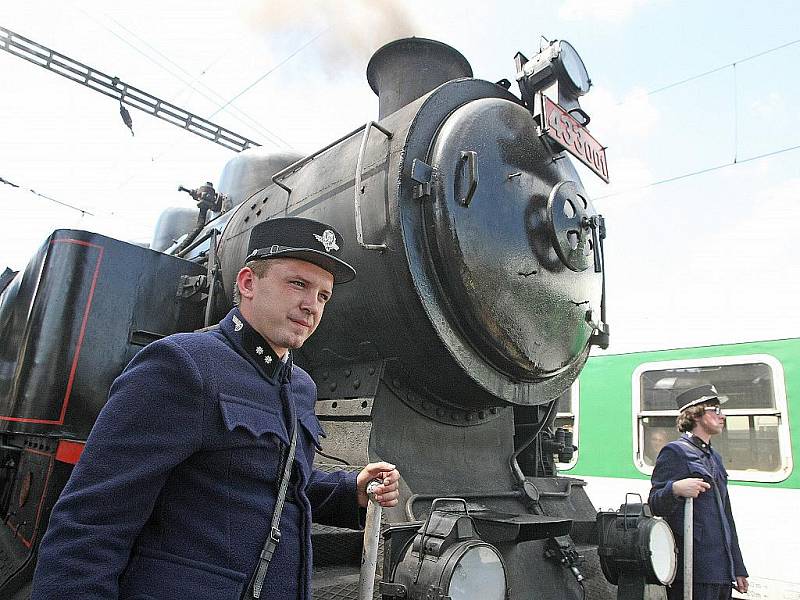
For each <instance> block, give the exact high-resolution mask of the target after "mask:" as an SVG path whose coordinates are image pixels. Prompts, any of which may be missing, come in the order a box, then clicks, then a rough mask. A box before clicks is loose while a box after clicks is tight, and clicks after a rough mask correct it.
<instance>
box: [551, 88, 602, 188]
mask: <svg viewBox="0 0 800 600" xmlns="http://www.w3.org/2000/svg"><path fill="white" fill-rule="evenodd" d="M540 96H541V98H542V121H543V123H544V127H543V128H542V133H543V134H544V136H545V137H547V138H548V139H549V140H551V141H553V142H555V143H556V144H558V145H559V146H562V147H563V148H564V149H565V150H566V151H567V152H569V153H570V154H572V155H573V156H574V157H575V158H577V159H578V160H580V161H581V162H582V163H583V164H585V165H586V166H587V167H589V168H590V169H591V170H592V171H594V172H595V173H597V176H598V177H600V179H602V180H603V181H605V182H606V183H608V162H606V149H605V148H604V147H603V145H602V144H601V143H600V142H598V141H597V140H596V139H594V138H593V137H592V136H591V135H590V134H589V132H588V131H586V128H585V127H583V125H581V124H580V123H578V121H576V120H575V117H573V116H572V115H571V114H569V113H568V112H567V111H565V110H564V109H563V108H561V107H560V106H559V105H558V104H556V103H555V102H553V101H552V100H550V98H548V97H547V96H545V95H544V94H540Z"/></svg>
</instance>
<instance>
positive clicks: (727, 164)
mask: <svg viewBox="0 0 800 600" xmlns="http://www.w3.org/2000/svg"><path fill="white" fill-rule="evenodd" d="M795 44H800V38H798V39H795V40H792V41H790V42H786V43H783V44H780V45H778V46H774V47H772V48H769V49H767V50H762V51H760V52H756V53H754V54H751V55H749V56H745V57H744V58H741V59H739V60H735V61H733V62H729V63H726V64H724V65H721V66H719V67H715V68H713V69H710V70H708V71H704V72H703V73H698V74H697V75H692V76H691V77H686V78H684V79H680V80H678V81H675V82H673V83H670V84H667V85H665V86H662V87H660V88H656V89H654V90H650V91H648V92H646V95H647V96H651V95H654V94H658V93H660V92H663V91H666V90H669V89H672V88H675V87H678V86H681V85H684V84H686V83H689V82H691V81H695V80H697V79H702V78H703V77H707V76H709V75H712V74H714V73H718V72H720V71H723V70H725V69H729V68H730V69H732V70H733V87H732V93H733V113H734V114H733V158H732V160H730V161H728V162H725V163H722V164H718V165H714V166H711V167H706V168H703V169H698V170H695V171H689V172H686V173H681V174H679V175H674V176H672V177H667V178H665V179H659V180H657V181H651V182H649V183H646V184H644V185H638V186H633V187H630V188H626V189H624V190H619V191H617V192H612V193H610V194H604V195H601V196H595V198H594V199H595V200H603V199H605V198H613V197H616V196H623V195H625V194H630V193H632V192H637V191H641V190H644V189H648V188H651V187H656V186H659V185H663V184H666V183H672V182H675V181H680V180H682V179H688V178H690V177H696V176H699V175H705V174H706V173H711V172H714V171H719V170H720V169H725V168H727V167H732V166H735V165H740V164H744V163H748V162H752V161H756V160H761V159H764V158H770V157H772V156H777V155H779V154H783V153H785V152H791V151H793V150H797V149H799V148H800V145H795V146H788V147H785V148H780V149H778V150H771V151H769V152H764V153H762V154H758V155H755V156H750V157H747V158H744V159H740V158H739V103H738V93H737V91H738V73H737V70H736V66H737V65H739V64H742V63H744V62H747V61H750V60H754V59H756V58H760V57H762V56H765V55H767V54H771V53H773V52H777V51H778V50H783V49H784V48H788V47H789V46H793V45H795ZM621 104H625V101H621V102H619V103H618V105H621Z"/></svg>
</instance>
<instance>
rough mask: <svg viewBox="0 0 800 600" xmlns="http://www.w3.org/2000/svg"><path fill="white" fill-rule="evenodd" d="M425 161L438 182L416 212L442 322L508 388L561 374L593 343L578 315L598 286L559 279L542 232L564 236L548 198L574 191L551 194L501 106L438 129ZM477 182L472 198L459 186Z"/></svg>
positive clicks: (595, 297)
mask: <svg viewBox="0 0 800 600" xmlns="http://www.w3.org/2000/svg"><path fill="white" fill-rule="evenodd" d="M430 154H431V164H432V166H433V167H434V169H436V172H437V173H438V175H439V177H438V181H437V182H436V185H435V186H434V194H433V198H432V199H431V201H429V202H423V203H422V206H423V211H424V212H423V214H424V224H425V231H426V232H428V249H429V251H430V253H431V262H432V263H433V268H434V271H435V273H436V279H437V282H438V287H439V288H440V289H441V295H442V297H443V301H442V304H444V305H445V307H446V310H447V312H448V313H449V314H450V322H451V323H452V324H453V325H454V326H455V327H458V328H459V329H461V330H462V332H463V334H464V337H465V338H466V339H467V340H468V341H469V343H470V344H471V345H472V346H473V347H474V348H475V350H476V352H477V353H478V354H479V355H481V356H482V357H483V358H484V359H485V362H488V363H490V364H491V365H493V366H494V367H495V368H496V369H497V370H498V371H500V372H502V373H506V374H507V375H508V377H509V378H511V379H512V380H523V381H538V380H542V379H545V378H549V377H553V376H555V375H557V374H558V373H559V372H561V371H563V370H564V369H567V368H569V367H570V366H571V364H572V363H573V361H576V360H578V359H579V357H580V355H581V352H580V351H581V350H582V349H583V348H585V347H586V345H587V342H588V340H589V337H590V336H591V333H592V327H591V326H590V325H589V324H588V323H587V322H586V319H585V314H586V311H587V310H588V309H589V308H591V307H592V306H596V308H597V310H599V308H600V280H601V278H600V277H598V276H596V275H595V274H594V273H593V272H592V273H573V272H571V271H569V270H566V269H565V268H564V267H565V265H566V266H569V267H570V268H572V266H571V263H567V262H565V261H564V260H563V258H561V252H562V251H561V249H560V246H556V248H555V250H556V253H557V256H556V253H554V252H553V250H554V248H553V245H552V244H551V243H549V240H548V237H547V232H549V231H550V230H552V229H553V228H554V227H555V228H557V229H558V230H559V231H561V230H562V229H564V228H569V230H570V231H571V229H572V225H573V223H572V222H570V223H569V225H568V226H565V225H564V224H562V223H561V222H560V221H554V219H553V215H554V214H555V213H556V212H559V214H560V215H563V214H564V212H563V210H562V211H556V210H555V209H552V210H551V204H552V203H551V202H548V196H550V197H552V192H551V189H553V190H557V189H564V188H568V189H573V190H578V189H581V188H580V187H579V184H576V183H574V182H572V181H561V182H558V183H556V185H555V186H553V181H554V178H555V176H560V175H561V174H560V173H557V172H553V171H552V170H549V169H547V168H546V165H547V162H548V159H549V151H548V150H547V148H545V147H544V145H543V144H542V143H541V141H540V140H539V138H538V137H537V136H536V125H535V123H534V121H533V119H532V118H531V116H530V114H529V113H528V111H526V110H525V109H524V108H522V107H521V106H519V105H517V104H514V103H512V102H508V101H506V100H501V99H481V100H476V101H474V102H470V103H468V104H466V105H464V106H462V107H460V108H459V109H458V110H456V111H455V112H454V113H453V114H452V115H451V116H449V117H448V119H447V120H446V121H445V123H444V124H443V125H442V127H441V129H440V131H439V132H438V134H437V136H436V139H435V142H434V146H433V148H432V150H431V153H430ZM465 156H467V157H472V159H471V160H473V161H477V162H478V163H479V164H480V170H481V177H480V179H478V178H477V177H475V176H471V175H468V174H467V173H469V172H470V169H469V168H467V167H466V165H468V163H469V159H465V158H464V157H465ZM511 174H518V175H516V176H515V177H513V178H510V177H509V175H511ZM475 181H477V182H478V185H477V190H476V191H474V198H473V196H472V195H469V193H468V190H469V185H470V184H469V183H467V182H475ZM465 190H466V191H465ZM581 193H582V194H583V197H585V196H586V193H585V192H582V190H581ZM573 195H574V196H575V195H577V191H576V192H575V193H574V194H573ZM467 197H470V198H473V199H472V201H471V202H470V203H467V202H465V199H466V198H467ZM558 197H559V198H561V195H559V196H558ZM565 202H566V200H565ZM576 203H577V202H576ZM587 210H588V209H587V208H586V207H585V206H583V205H581V212H579V213H578V214H577V215H575V217H576V218H578V223H579V224H580V216H582V215H584V214H586V211H587ZM554 223H555V225H554ZM577 228H578V229H580V231H581V232H582V233H583V229H581V228H580V226H578V227H577ZM585 238H586V234H585V233H583V239H584V242H585ZM583 250H584V247H583V246H581V247H580V256H581V257H582V258H583V259H584V265H583V269H582V270H585V268H586V258H587V257H586V256H585V255H584V253H583ZM588 258H589V260H591V255H589V257H588ZM575 270H576V271H577V270H578V269H575ZM541 315H548V318H541Z"/></svg>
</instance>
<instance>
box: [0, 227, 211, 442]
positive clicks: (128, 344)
mask: <svg viewBox="0 0 800 600" xmlns="http://www.w3.org/2000/svg"><path fill="white" fill-rule="evenodd" d="M204 271H205V269H203V268H202V267H200V266H198V265H196V264H194V263H190V262H188V261H184V260H181V259H178V258H175V257H171V256H166V255H164V254H160V253H157V252H153V251H151V250H146V249H144V248H140V247H138V246H134V245H132V244H127V243H124V242H120V241H118V240H113V239H111V238H107V237H105V236H101V235H96V234H92V233H88V232H85V231H75V230H58V231H56V232H54V233H53V234H52V235H51V236H50V238H49V239H48V240H47V241H46V242H45V244H44V245H43V246H42V247H41V249H40V250H39V252H38V253H37V254H36V256H34V258H33V259H32V260H31V261H30V263H29V264H28V266H27V268H26V269H25V272H24V274H23V275H22V277H17V278H16V279H15V280H14V282H13V283H12V284H11V285H10V286H9V287H8V288H6V290H5V291H4V292H3V294H2V295H1V296H0V339H2V340H3V344H2V345H1V346H0V365H2V368H0V430H2V431H9V432H11V431H16V432H31V433H33V432H46V433H47V434H48V435H55V434H60V435H67V436H71V437H76V438H79V439H80V438H83V439H85V438H86V436H88V434H89V430H90V429H91V427H92V425H93V423H94V420H95V418H96V417H97V413H98V412H99V410H100V408H101V407H102V406H103V404H105V401H106V397H107V395H108V390H109V388H110V386H111V382H112V381H113V380H114V378H115V377H116V376H117V375H119V373H120V372H121V371H122V369H123V368H124V367H125V365H126V364H128V362H129V361H130V359H131V358H133V356H134V354H135V353H136V352H137V351H138V350H139V349H140V348H141V343H142V341H145V340H144V339H143V333H142V332H147V334H148V336H149V337H156V336H159V335H167V334H170V333H173V332H175V331H187V330H192V329H196V328H198V327H201V326H202V308H203V306H202V305H200V304H191V303H188V302H183V301H181V300H180V299H179V298H178V297H177V293H176V292H177V289H178V280H179V278H180V276H181V275H183V274H199V273H202V272H204Z"/></svg>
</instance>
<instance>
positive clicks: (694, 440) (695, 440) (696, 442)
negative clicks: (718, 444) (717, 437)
mask: <svg viewBox="0 0 800 600" xmlns="http://www.w3.org/2000/svg"><path fill="white" fill-rule="evenodd" d="M685 438H686V440H687V441H688V442H690V443H691V444H692V445H693V446H697V447H698V448H700V450H702V451H703V452H706V453H709V452H711V444H709V443H706V442H704V441H703V440H701V439H700V438H699V437H697V436H696V435H692V434H691V433H687V434H686V435H685Z"/></svg>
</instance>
